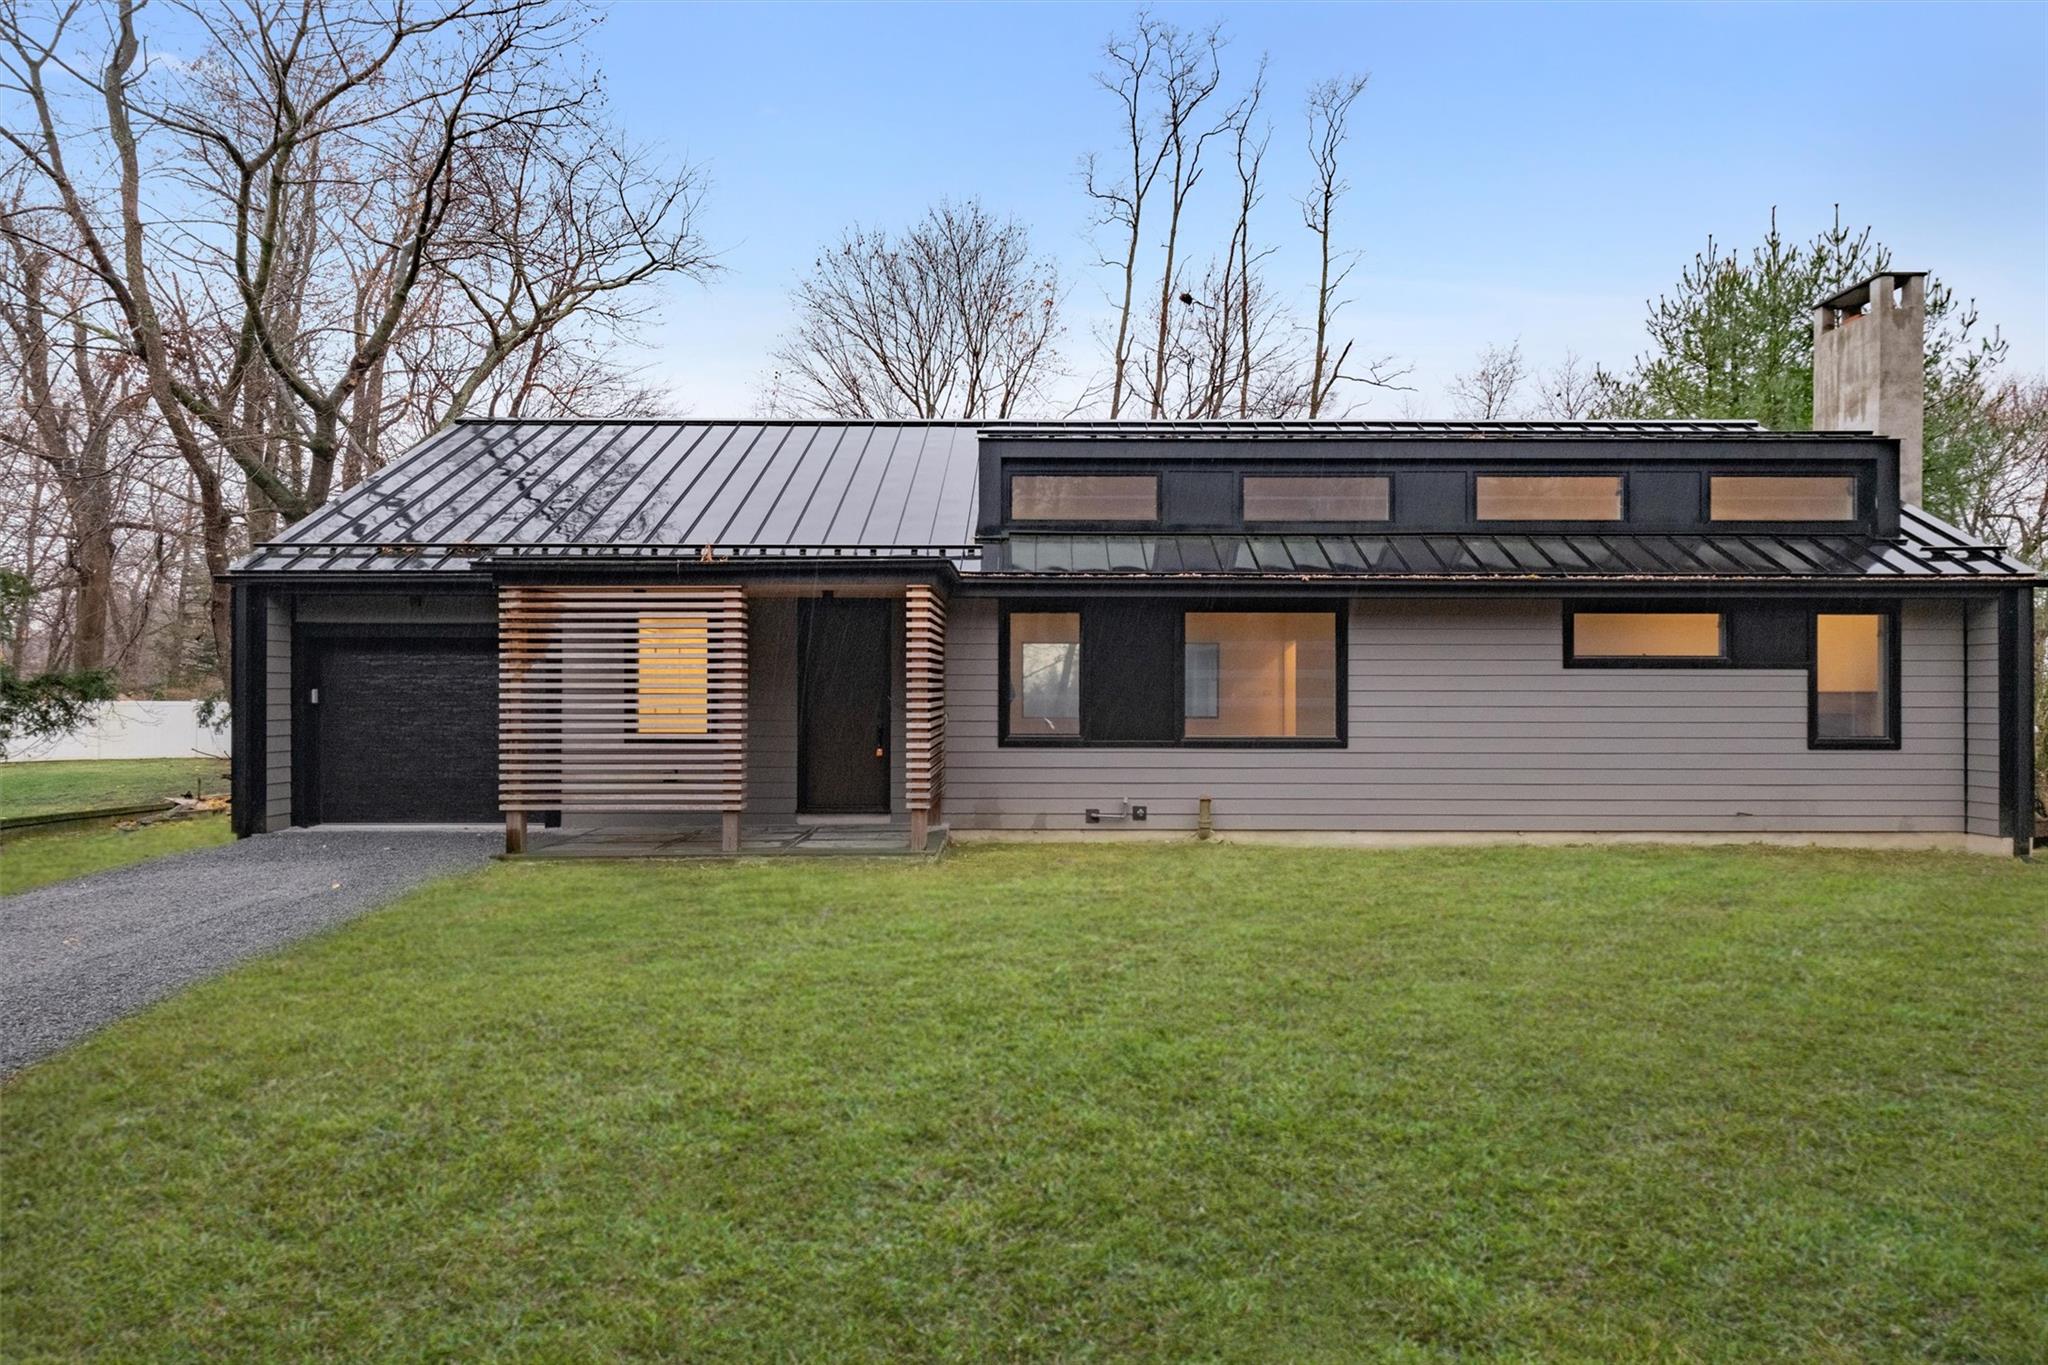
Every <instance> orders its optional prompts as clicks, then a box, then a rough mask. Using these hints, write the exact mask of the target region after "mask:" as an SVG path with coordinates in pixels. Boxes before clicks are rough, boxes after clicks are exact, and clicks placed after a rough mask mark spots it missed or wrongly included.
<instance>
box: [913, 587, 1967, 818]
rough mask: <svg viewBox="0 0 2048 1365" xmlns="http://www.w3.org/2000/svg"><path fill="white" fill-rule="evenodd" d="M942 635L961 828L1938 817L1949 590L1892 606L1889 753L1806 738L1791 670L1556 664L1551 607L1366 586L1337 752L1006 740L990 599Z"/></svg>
mask: <svg viewBox="0 0 2048 1365" xmlns="http://www.w3.org/2000/svg"><path fill="white" fill-rule="evenodd" d="M949 622H950V624H949V630H948V638H947V754H946V778H947V781H946V808H947V818H948V820H949V821H950V822H951V823H953V824H954V825H957V826H959V827H962V828H973V829H1085V828H1087V827H1088V826H1087V825H1086V823H1085V821H1084V819H1083V816H1082V812H1083V810H1084V809H1085V808H1086V807H1089V806H1098V807H1106V808H1113V807H1115V805H1116V803H1117V802H1118V800H1119V799H1121V798H1126V797H1127V798H1129V799H1130V800H1131V801H1133V802H1139V803H1143V804H1145V805H1147V806H1148V807H1149V808H1150V822H1149V824H1150V827H1151V828H1155V829H1187V828H1192V826H1193V824H1194V820H1195V811H1196V803H1197V800H1198V798H1200V797H1201V796H1203V795H1205V794H1206V795H1209V796H1211V797H1213V798H1214V800H1215V811H1216V823H1217V826H1218V828H1220V829H1224V830H1230V829H1240V830H1362V831H1402V830H1471V831H1495V830H1531V831H1614V832H1626V831H1648V832H1655V831H1697V832H1703V833H1705V832H1727V831H1743V830H1756V831H1775V832H1797V831H1811V832H1816V833H1820V832H1955V831H1958V830H1960V829H1962V827H1963V819H1964V814H1963V803H1964V768H1963V744H1964V712H1963V631H1962V624H1961V614H1960V608H1959V606H1958V604H1956V603H1952V602H1936V603H1913V604H1908V606H1907V607H1906V609H1905V614H1904V617H1903V621H1902V649H1901V653H1902V670H1901V672H1902V677H1901V710H1902V720H1903V726H1904V739H1905V742H1904V745H1903V747H1902V749H1901V750H1900V751H1898V752H1847V751H1832V752H1814V751H1810V750H1808V749H1807V747H1806V674H1805V672H1804V671H1803V670H1797V669H1783V670H1756V671H1751V670H1742V671H1739V672H1735V671H1720V670H1594V669H1566V668H1564V667H1563V664H1562V660H1561V657H1560V655H1561V649H1562V644H1561V639H1562V619H1561V608H1560V606H1559V604H1558V603H1556V602H1526V601H1506V600H1495V601H1466V602H1378V601H1375V602H1366V601H1361V602H1358V603H1355V604H1354V606H1353V608H1352V614H1351V631H1350V657H1349V672H1350V677H1349V687H1350V692H1349V700H1350V730H1349V743H1348V745H1347V746H1346V747H1345V748H1344V749H1341V750H1338V749H1318V750H1278V749H1264V750H1243V749H1239V750H1201V749H1066V750H1058V749H1028V748H1017V749H1005V748H1001V747H1000V746H999V745H998V744H997V742H996V734H997V725H996V722H997V715H996V711H997V703H998V692H997V668H998V660H997V657H996V607H995V604H994V603H993V602H990V601H988V600H985V599H967V600H959V601H956V602H954V603H953V605H952V608H951V609H950V616H949Z"/></svg>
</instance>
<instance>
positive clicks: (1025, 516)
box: [1010, 474, 1159, 522]
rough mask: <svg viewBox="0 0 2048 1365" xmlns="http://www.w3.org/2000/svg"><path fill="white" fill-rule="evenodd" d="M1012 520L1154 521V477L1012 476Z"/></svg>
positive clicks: (1156, 480)
mask: <svg viewBox="0 0 2048 1365" xmlns="http://www.w3.org/2000/svg"><path fill="white" fill-rule="evenodd" d="M1010 519H1011V520H1012V521H1073V522H1092V521H1157V520H1159V476H1158V475H1156V474H1017V475H1013V476H1012V477H1011V479H1010Z"/></svg>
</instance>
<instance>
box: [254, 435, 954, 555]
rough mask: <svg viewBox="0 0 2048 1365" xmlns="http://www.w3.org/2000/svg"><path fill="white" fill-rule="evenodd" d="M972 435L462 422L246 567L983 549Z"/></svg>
mask: <svg viewBox="0 0 2048 1365" xmlns="http://www.w3.org/2000/svg"><path fill="white" fill-rule="evenodd" d="M979 430H980V427H979V425H978V424H975V423H943V422H805V423H787V422H758V423H752V422H687V421H635V422H529V421H476V422H462V423H459V424H457V425H456V426H454V427H451V428H449V429H448V430H447V431H444V432H442V433H440V434H439V435H437V436H435V437H433V438H432V439H431V440H429V441H427V442H426V443H424V444H423V445H421V446H420V447H419V448H418V449H416V450H414V451H413V452H412V453H411V454H409V455H407V456H406V457H405V458H403V459H401V460H399V461H398V462H397V463H395V464H393V465H391V466H390V467H389V468H387V469H384V470H383V471H381V472H379V473H378V474H376V475H374V476H373V477H371V478H370V479H368V480H366V481H365V482H363V483H362V484H360V485H358V486H357V487H356V488H354V489H351V490H350V491H349V492H348V493H346V494H344V495H343V496H342V497H340V498H338V499H337V500H335V501H334V502H331V503H329V504H328V505H327V506H325V507H323V508H321V509H320V510H319V511H317V512H315V513H314V514H313V515H312V516H310V517H307V518H306V519H305V520H303V521H301V522H299V523H298V524H297V525H295V526H293V527H291V528H290V529H289V530H287V531H286V532H285V533H284V534H283V535H281V536H279V537H278V538H277V539H276V540H273V541H271V542H269V543H268V544H266V545H262V546H259V547H258V548H257V549H256V550H255V552H254V553H252V554H251V555H249V556H248V557H247V558H246V559H244V560H243V561H242V562H241V563H240V564H239V565H238V566H237V568H238V569H239V570H242V571H253V572H265V571H280V572H289V571H295V570H300V571H302V570H307V569H314V568H322V567H330V566H331V567H336V568H346V569H351V570H358V571H362V570H368V571H385V570H419V569H440V568H456V569H462V568H468V567H469V566H470V565H471V563H472V562H473V561H475V560H478V559H482V558H486V557H489V556H493V555H504V554H512V553H519V552H521V551H527V552H531V551H535V550H541V549H546V550H553V551H559V552H562V553H568V554H590V553H597V552H603V553H633V552H638V553H648V552H657V551H659V552H666V553H669V554H684V553H687V554H692V555H696V554H702V553H704V551H705V550H706V549H707V547H708V548H709V549H710V550H711V551H712V552H714V553H735V554H763V553H768V552H774V553H777V554H784V555H832V554H845V553H848V552H857V553H870V554H872V553H883V552H888V553H892V554H896V555H904V554H922V555H930V556H934V557H942V558H955V557H958V556H959V555H960V554H961V553H964V552H968V551H971V549H972V547H973V545H974V518H975V506H976V482H977V480H978V477H979V466H978V463H977V460H976V453H977V435H978V432H979Z"/></svg>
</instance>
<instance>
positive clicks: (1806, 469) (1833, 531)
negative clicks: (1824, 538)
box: [1699, 462, 1877, 535]
mask: <svg viewBox="0 0 2048 1365" xmlns="http://www.w3.org/2000/svg"><path fill="white" fill-rule="evenodd" d="M1727 478H1736V479H1823V478H1828V479H1843V478H1845V479H1848V480H1849V481H1850V486H1851V487H1852V488H1853V489H1854V490H1855V492H1854V496H1853V497H1852V498H1851V503H1852V504H1853V510H1852V511H1851V512H1850V514H1849V517H1848V518H1847V519H1846V520H1840V521H1782V520H1776V519H1768V518H1767V519H1765V520H1762V521H1757V520H1749V521H1733V520H1730V521H1716V520H1714V480H1715V479H1727ZM1872 483H1873V481H1872V480H1870V479H1867V478H1865V477H1864V476H1863V471H1862V470H1861V469H1860V468H1856V467H1853V466H1851V467H1846V468H1845V467H1843V466H1841V465H1820V464H1811V463H1806V462H1801V463H1798V464H1787V465H1784V466H1772V467H1770V468H1768V469H1760V468H1757V467H1756V466H1754V465H1740V466H1735V465H1718V464H1714V465H1702V466H1701V467H1700V505H1699V524H1700V526H1701V528H1702V531H1703V533H1704V534H1707V535H1714V534H1717V533H1726V532H1735V533H1738V534H1740V533H1743V532H1748V531H1754V532H1757V533H1758V534H1760V535H1786V534H1799V533H1802V532H1811V533H1813V534H1816V535H1841V534H1843V532H1844V530H1845V528H1859V529H1865V530H1867V529H1868V528H1869V527H1871V526H1873V525H1875V524H1876V518H1877V494H1876V490H1875V488H1873V486H1872Z"/></svg>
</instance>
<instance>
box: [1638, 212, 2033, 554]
mask: <svg viewBox="0 0 2048 1365" xmlns="http://www.w3.org/2000/svg"><path fill="white" fill-rule="evenodd" d="M1890 265H1891V252H1890V250H1889V249H1888V248H1886V247H1885V246H1884V245H1883V244H1882V243H1880V242H1878V241H1877V240H1876V238H1875V235H1874V233H1873V232H1872V230H1871V229H1870V228H1868V227H1864V228H1859V229H1852V228H1848V227H1844V226H1843V224H1842V221H1841V216H1840V214H1839V213H1837V215H1836V217H1835V221H1834V223H1833V225H1832V226H1830V227H1829V228H1828V229H1827V230H1825V231H1823V232H1821V233H1818V234H1817V235H1815V236H1814V238H1813V239H1812V240H1811V241H1809V242H1805V243H1795V242H1792V241H1789V240H1788V239H1787V238H1786V237H1785V235H1784V234H1783V233H1782V232H1781V231H1780V230H1779V228H1778V215H1777V213H1776V212H1775V211H1773V213H1772V214H1771V221H1770V228H1769V230H1768V231H1767V232H1766V233H1765V234H1764V239H1763V241H1762V242H1761V243H1760V244H1758V245H1757V246H1754V247H1752V248H1750V249H1749V251H1748V252H1747V253H1743V252H1741V251H1737V250H1734V249H1725V250H1724V249H1723V248H1722V246H1721V245H1720V244H1719V243H1718V242H1716V241H1715V240H1714V239H1713V238H1711V237H1709V238H1708V239H1707V245H1706V249H1705V250H1703V251H1701V252H1700V253H1699V254H1698V255H1696V256H1694V257H1693V259H1692V263H1691V264H1690V265H1688V266H1687V267H1686V268H1685V270H1684V272H1683V273H1682V274H1681V275H1680V276H1679V279H1678V284H1677V286H1676V288H1674V289H1673V290H1672V291H1671V292H1670V293H1668V294H1664V295H1660V296H1659V297H1658V298H1657V299H1656V300H1655V301H1653V302H1652V303H1650V304H1649V315H1648V317H1647V319H1646V325H1647V328H1648V331H1649V335H1650V348H1649V350H1648V351H1646V352H1645V353H1643V354H1642V355H1639V356H1637V357H1636V359H1635V362H1634V364H1633V365H1632V366H1631V367H1630V368H1629V370H1628V372H1627V373H1626V374H1624V375H1611V374H1602V375H1601V376H1600V381H1601V388H1602V393H1603V401H1602V403H1601V408H1602V411H1603V413H1604V414H1605V415H1608V416H1613V417H1665V418H1686V417H1693V418H1748V419H1751V420H1754V421H1758V422H1761V423H1763V424H1764V425H1765V426H1767V427H1770V428H1772V429H1774V430H1778V431H1803V430H1806V429H1807V428H1809V427H1810V426H1812V424H1813V305H1814V304H1815V303H1816V302H1818V301H1819V300H1821V299H1824V298H1826V297H1828V296H1829V295H1830V294H1834V293H1838V292H1840V291H1841V290H1843V289H1846V288H1848V287H1849V286H1851V285H1854V284H1859V283H1861V282H1862V281H1864V280H1866V279H1868V278H1869V277H1871V276H1872V275H1878V274H1882V273H1883V272H1884V271H1885V270H1886V269H1888V268H1890ZM2004 358H2005V342H2004V341H2003V340H2002V339H2001V338H2000V337H1999V336H1998V335H1997V334H1996V333H1995V332H1994V333H1992V334H1991V335H1990V336H1984V335H1981V334H1980V332H1979V328H1978V318H1977V311H1976V307H1975V305H1974V304H1970V303H1966V302H1963V301H1960V300H1958V299H1957V298H1956V296H1955V291H1954V290H1952V289H1950V288H1949V287H1948V286H1946V285H1944V284H1941V283H1940V282H1939V281H1938V280H1936V279H1934V278H1932V277H1930V278H1929V279H1928V281H1927V405H1926V406H1927V418H1926V471H1925V488H1926V493H1925V499H1926V502H1927V505H1928V507H1929V508H1930V509H1932V510H1933V511H1935V512H1936V513H1937V514H1940V515H1945V516H1950V517H1954V516H1956V515H1958V514H1959V513H1960V512H1961V511H1962V509H1963V505H1964V502H1965V485H1966V483H1967V482H1968V481H1969V475H1968V471H1969V470H1970V469H1971V468H1972V467H1973V465H1975V464H1977V463H1980V462H1981V459H1982V451H1983V448H1984V447H1985V446H1986V445H1987V443H1989V442H1991V441H1992V440H1993V439H1994V434H1993V433H1992V432H1991V430H1990V429H1989V427H1988V425H1987V423H1988V420H1989V418H1988V413H1987V403H1986V395H1987V394H1988V393H1989V392H1990V390H1991V389H1992V387H1993V385H1992V384H1991V382H1990V381H1991V377H1992V375H1993V373H1994V372H1995V371H1996V369H1997V368H1998V366H1999V364H2000V363H2001V362H2002V361H2003V360H2004Z"/></svg>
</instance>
